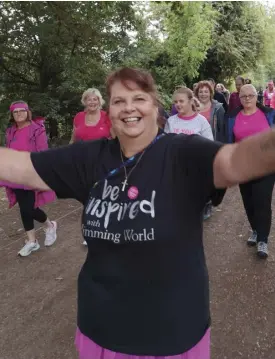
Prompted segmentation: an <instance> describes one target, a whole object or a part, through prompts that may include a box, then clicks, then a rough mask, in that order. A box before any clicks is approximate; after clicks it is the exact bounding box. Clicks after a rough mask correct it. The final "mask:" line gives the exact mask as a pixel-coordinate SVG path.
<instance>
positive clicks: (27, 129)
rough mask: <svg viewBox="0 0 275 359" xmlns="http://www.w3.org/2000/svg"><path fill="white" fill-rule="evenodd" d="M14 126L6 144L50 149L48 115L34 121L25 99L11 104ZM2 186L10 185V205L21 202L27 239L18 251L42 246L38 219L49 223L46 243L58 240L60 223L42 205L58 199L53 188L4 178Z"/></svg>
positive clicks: (22, 253) (33, 149)
mask: <svg viewBox="0 0 275 359" xmlns="http://www.w3.org/2000/svg"><path fill="white" fill-rule="evenodd" d="M10 113H11V117H10V126H9V127H8V129H7V131H6V147H8V148H11V149H13V150H17V151H28V152H39V151H43V150H46V149H48V143H47V135H46V130H45V126H44V124H43V122H44V119H43V118H42V117H39V118H37V119H36V120H35V121H32V118H31V112H30V110H29V107H28V104H27V103H26V102H24V101H17V102H13V103H12V104H11V106H10ZM0 186H2V187H5V188H6V193H7V197H8V200H9V206H10V208H11V207H13V206H14V205H15V204H16V203H17V202H18V205H19V208H20V214H21V219H22V223H23V226H24V229H25V231H26V234H27V240H26V242H25V245H24V246H23V248H22V249H21V250H20V251H19V252H18V254H19V255H20V256H22V257H26V256H28V255H29V254H31V253H32V252H34V251H37V250H38V249H39V248H40V245H39V243H38V241H37V239H36V236H35V230H34V220H36V221H38V222H40V223H43V224H44V226H45V242H44V245H45V246H51V245H52V244H53V243H54V242H55V241H56V237H57V236H56V227H57V224H56V222H54V221H50V220H49V219H48V217H47V215H46V214H45V213H44V212H43V211H42V210H41V209H40V208H39V207H40V206H42V205H44V204H46V203H50V202H52V201H54V200H55V198H56V196H55V193H54V192H53V191H46V192H42V191H34V190H33V189H32V188H30V187H26V186H22V185H20V184H16V183H11V182H3V181H2V182H0Z"/></svg>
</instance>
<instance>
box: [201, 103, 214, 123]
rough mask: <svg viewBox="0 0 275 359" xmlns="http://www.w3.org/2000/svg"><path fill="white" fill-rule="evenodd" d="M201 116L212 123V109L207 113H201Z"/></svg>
mask: <svg viewBox="0 0 275 359" xmlns="http://www.w3.org/2000/svg"><path fill="white" fill-rule="evenodd" d="M200 114H201V115H202V116H203V117H205V118H206V119H207V121H208V122H210V119H211V107H210V108H209V109H208V110H206V111H200Z"/></svg>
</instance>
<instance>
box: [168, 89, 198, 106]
mask: <svg viewBox="0 0 275 359" xmlns="http://www.w3.org/2000/svg"><path fill="white" fill-rule="evenodd" d="M178 94H184V95H186V96H187V98H188V100H190V101H192V110H193V111H195V112H197V111H199V109H200V105H201V104H200V101H199V100H198V99H197V98H196V97H195V96H194V93H193V91H192V90H190V89H189V88H188V87H180V88H178V89H177V90H176V91H175V92H174V94H173V98H174V97H175V96H176V95H178Z"/></svg>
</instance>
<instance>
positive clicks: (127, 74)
mask: <svg viewBox="0 0 275 359" xmlns="http://www.w3.org/2000/svg"><path fill="white" fill-rule="evenodd" d="M115 82H121V83H122V84H123V86H125V87H126V88H127V89H129V90H132V89H133V88H132V86H131V82H132V83H135V84H136V85H137V86H138V87H139V88H140V89H141V90H142V91H144V92H147V93H148V94H150V95H151V96H152V98H153V100H154V103H155V105H156V106H158V105H159V104H160V100H159V96H158V91H157V87H156V84H155V81H154V79H153V76H152V75H151V74H150V73H149V72H147V71H144V70H141V69H137V68H132V67H123V68H121V69H118V70H116V71H114V72H113V73H111V74H110V75H109V76H108V78H107V81H106V92H107V95H108V100H110V98H111V90H112V86H113V85H114V83H115Z"/></svg>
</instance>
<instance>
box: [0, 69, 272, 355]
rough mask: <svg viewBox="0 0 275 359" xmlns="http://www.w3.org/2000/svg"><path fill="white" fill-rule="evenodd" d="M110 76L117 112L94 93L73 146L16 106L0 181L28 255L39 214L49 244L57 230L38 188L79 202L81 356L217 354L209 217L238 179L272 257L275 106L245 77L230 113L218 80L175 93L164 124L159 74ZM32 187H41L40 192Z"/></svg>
mask: <svg viewBox="0 0 275 359" xmlns="http://www.w3.org/2000/svg"><path fill="white" fill-rule="evenodd" d="M106 84H107V88H106V92H107V96H108V114H107V113H106V112H105V111H103V110H102V105H103V100H102V97H101V95H100V93H99V92H98V91H97V90H96V89H89V90H87V91H85V93H84V94H83V97H82V103H83V105H84V107H85V110H84V112H81V113H78V114H77V115H76V117H75V119H74V127H73V135H72V139H71V142H72V143H73V144H71V145H68V146H64V147H60V148H56V149H51V150H46V151H41V150H44V149H46V147H47V145H46V135H45V127H44V125H43V123H41V122H40V121H33V119H32V118H31V112H30V110H29V108H28V105H27V104H26V103H25V102H24V101H19V102H16V103H13V104H12V105H11V107H10V113H11V121H12V123H11V127H10V128H9V129H8V131H7V139H8V140H7V147H8V148H0V180H1V181H2V185H4V186H5V187H6V189H7V191H8V192H11V193H12V194H13V195H14V201H16V200H17V201H18V203H19V207H20V211H21V216H22V221H23V223H24V227H25V229H26V232H27V236H28V242H27V243H29V242H31V243H34V244H32V245H29V247H28V248H27V249H26V250H23V251H22V250H21V251H20V254H21V255H28V254H30V253H31V252H32V251H33V250H37V249H38V247H37V245H38V243H37V241H36V239H35V235H34V230H33V221H34V220H38V221H40V222H41V223H44V225H45V230H46V239H45V244H46V245H47V243H48V245H51V244H53V243H54V241H55V240H56V223H55V222H53V221H50V220H49V219H48V218H47V216H46V214H45V213H44V212H42V211H41V210H40V209H39V201H38V198H39V196H44V198H46V197H47V198H49V200H53V198H54V197H55V196H57V197H58V198H64V199H65V198H74V199H76V200H78V201H79V202H80V203H82V204H83V215H82V227H81V228H82V235H83V238H84V240H85V243H86V244H87V247H88V254H87V258H86V261H85V264H84V266H83V267H82V269H81V272H80V275H79V280H78V318H77V332H76V340H75V342H76V346H77V349H78V352H79V357H80V359H110V358H114V359H130V358H131V359H143V358H144V357H146V358H148V359H156V358H166V359H210V310H209V284H208V274H207V267H206V263H205V256H204V250H203V241H202V238H203V214H204V213H205V207H206V205H207V204H211V203H215V204H217V202H219V201H217V193H220V192H222V193H224V191H225V190H226V188H228V187H232V186H235V185H239V186H240V190H241V195H242V198H243V202H244V206H245V210H246V213H247V217H248V220H249V222H250V225H251V229H252V235H251V237H250V238H249V239H248V244H249V245H257V253H258V255H259V256H260V257H261V258H266V257H267V255H268V250H267V241H268V235H269V231H270V224H271V196H272V189H273V185H274V172H275V145H274V144H275V132H274V131H272V129H271V126H272V124H273V123H274V120H275V111H274V110H273V109H271V108H269V107H264V106H261V105H259V104H258V102H257V91H256V89H255V88H254V87H253V86H252V85H251V84H246V85H242V86H240V88H239V90H238V89H237V92H238V98H239V101H240V105H241V106H238V107H236V108H234V109H233V111H232V112H228V109H224V106H225V104H223V103H222V102H219V101H217V100H216V99H215V90H214V86H213V84H212V83H211V82H210V81H201V82H199V83H198V84H196V86H195V88H194V91H192V90H190V89H188V88H185V87H180V88H177V89H176V90H175V93H174V94H173V101H174V105H175V110H176V114H173V115H172V116H170V117H169V118H168V119H167V121H166V123H165V125H164V130H163V129H161V128H160V126H159V125H158V119H159V114H160V101H159V97H158V93H157V89H156V84H155V82H154V79H153V78H152V76H151V75H150V73H148V72H146V71H143V70H139V69H134V68H122V69H119V70H117V71H115V72H113V73H112V74H110V75H109V76H108V78H107V81H106ZM236 84H237V83H236ZM231 96H232V94H231ZM231 96H230V97H231ZM217 97H219V96H217V95H216V98H217ZM229 103H230V98H229ZM226 104H227V102H226ZM225 114H226V115H225ZM89 139H93V140H95V141H87V140H89ZM19 191H21V192H19ZM22 191H26V192H27V193H29V192H31V193H32V194H30V193H29V194H28V196H29V197H28V198H29V199H28V200H27V199H26V198H27V196H25V195H24V196H25V197H24V198H25V200H22V199H21V198H22ZM18 193H21V194H18ZM218 197H219V195H218ZM221 197H222V196H221ZM44 201H46V199H44ZM13 203H14V202H13ZM23 203H24V204H26V203H28V206H27V205H25V207H24V204H23ZM27 207H28V209H26V208H27ZM27 219H28V220H27ZM27 222H28V223H27ZM27 224H28V225H27ZM24 247H25V246H24Z"/></svg>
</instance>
